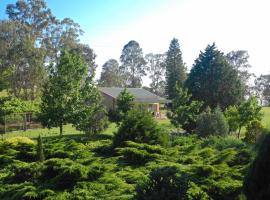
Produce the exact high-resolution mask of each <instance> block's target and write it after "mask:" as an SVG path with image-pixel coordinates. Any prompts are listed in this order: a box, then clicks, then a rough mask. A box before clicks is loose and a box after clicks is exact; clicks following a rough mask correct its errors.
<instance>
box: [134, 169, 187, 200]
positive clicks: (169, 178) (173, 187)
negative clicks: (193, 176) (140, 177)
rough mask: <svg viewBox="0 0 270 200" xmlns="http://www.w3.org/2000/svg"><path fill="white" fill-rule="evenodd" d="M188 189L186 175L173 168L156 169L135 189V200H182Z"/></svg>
mask: <svg viewBox="0 0 270 200" xmlns="http://www.w3.org/2000/svg"><path fill="white" fill-rule="evenodd" d="M187 189H188V178H187V175H186V174H184V173H182V172H181V171H180V170H179V169H178V168H176V167H173V166H168V167H162V168H157V169H155V170H153V171H152V172H150V174H149V177H148V179H146V180H145V181H144V182H142V183H140V184H138V185H137V187H136V197H135V199H137V200H149V199H152V200H159V199H160V200H163V199H166V200H175V199H182V198H184V197H185V195H186V191H187Z"/></svg>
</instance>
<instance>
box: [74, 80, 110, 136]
mask: <svg viewBox="0 0 270 200" xmlns="http://www.w3.org/2000/svg"><path fill="white" fill-rule="evenodd" d="M78 96H79V97H78V99H77V101H76V104H75V105H74V111H73V113H72V117H71V118H72V120H71V121H72V123H73V125H74V126H75V127H76V129H78V130H80V131H84V132H85V133H86V134H87V135H88V136H89V135H91V134H97V133H99V132H100V131H102V130H104V128H105V127H106V126H107V117H106V111H105V108H104V106H103V105H102V101H101V96H100V93H99V91H98V89H97V88H96V86H95V84H94V81H93V78H92V77H87V79H86V81H85V83H84V86H83V87H81V89H80V90H79V95H78Z"/></svg>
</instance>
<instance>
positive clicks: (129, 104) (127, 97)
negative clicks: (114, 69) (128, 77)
mask: <svg viewBox="0 0 270 200" xmlns="http://www.w3.org/2000/svg"><path fill="white" fill-rule="evenodd" d="M133 101H134V96H133V95H132V94H130V93H129V92H128V91H127V89H126V88H125V89H124V90H123V91H122V92H120V94H119V95H118V97H117V100H116V106H117V107H116V109H115V110H111V111H110V112H109V117H110V120H111V121H113V122H117V123H119V122H121V121H122V120H123V118H124V117H125V116H126V115H127V113H128V111H130V110H131V109H132V108H133Z"/></svg>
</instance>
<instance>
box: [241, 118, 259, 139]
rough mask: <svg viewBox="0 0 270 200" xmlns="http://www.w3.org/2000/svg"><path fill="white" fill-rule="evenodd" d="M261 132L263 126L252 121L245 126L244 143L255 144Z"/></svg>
mask: <svg viewBox="0 0 270 200" xmlns="http://www.w3.org/2000/svg"><path fill="white" fill-rule="evenodd" d="M262 132H263V126H262V124H261V122H260V121H258V120H254V121H252V122H250V124H248V125H247V130H246V133H245V138H244V141H246V142H248V143H252V144H254V143H256V141H257V140H258V138H259V136H260V135H261V134H262Z"/></svg>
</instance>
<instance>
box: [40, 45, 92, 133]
mask: <svg viewBox="0 0 270 200" xmlns="http://www.w3.org/2000/svg"><path fill="white" fill-rule="evenodd" d="M49 69H50V72H49V77H48V80H47V82H46V83H45V85H44V88H43V95H42V98H41V101H42V102H41V116H40V119H41V122H42V124H43V125H44V126H46V127H48V128H51V127H59V128H60V135H62V133H63V125H64V124H65V123H67V122H69V121H70V120H71V116H72V113H73V110H74V107H75V105H76V103H77V98H78V96H79V93H80V88H81V84H82V82H83V80H84V77H86V76H87V65H86V64H85V63H84V62H83V59H82V57H81V56H80V55H78V54H75V53H70V52H68V51H66V50H64V51H62V53H61V56H60V61H59V64H57V65H56V66H54V65H52V64H51V65H50V66H49Z"/></svg>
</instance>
